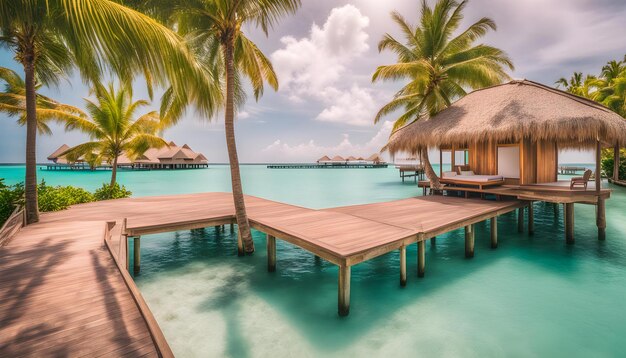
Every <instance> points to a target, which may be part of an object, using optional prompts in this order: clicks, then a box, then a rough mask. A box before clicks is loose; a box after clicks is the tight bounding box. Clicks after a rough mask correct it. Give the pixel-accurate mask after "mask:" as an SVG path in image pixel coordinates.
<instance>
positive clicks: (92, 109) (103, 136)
mask: <svg viewBox="0 0 626 358" xmlns="http://www.w3.org/2000/svg"><path fill="white" fill-rule="evenodd" d="M93 93H94V95H95V100H89V99H86V100H85V102H86V108H87V113H86V114H85V115H84V116H73V117H71V118H68V120H67V124H66V126H65V128H66V130H79V131H81V132H83V133H86V134H88V135H89V137H90V139H91V140H90V141H89V142H86V143H82V144H79V145H77V146H75V147H73V148H70V149H68V150H67V151H65V153H63V155H65V156H66V158H67V159H68V160H69V161H76V160H78V159H79V158H84V159H85V160H86V161H87V162H89V163H90V165H92V163H93V164H94V165H95V164H97V163H101V162H103V161H106V162H108V163H110V164H111V166H112V174H111V188H113V187H114V185H115V182H116V177H117V162H118V158H119V157H120V155H122V154H124V155H126V156H127V157H128V158H131V159H134V158H136V157H138V156H140V155H142V154H143V153H144V152H145V151H146V150H148V149H150V148H161V147H163V146H165V145H167V143H166V142H165V140H163V139H162V138H161V137H159V136H158V135H157V133H159V131H160V130H161V123H160V119H159V115H158V113H157V112H155V111H152V112H149V113H146V114H143V115H141V116H139V117H136V116H135V115H136V112H137V111H138V110H139V109H140V108H141V107H143V106H146V105H148V102H147V101H144V100H139V101H134V102H133V100H132V91H131V90H130V89H129V87H127V86H120V88H119V89H118V90H115V88H114V87H113V85H112V84H110V85H109V86H108V87H105V86H103V85H100V84H97V85H95V86H94V89H93Z"/></svg>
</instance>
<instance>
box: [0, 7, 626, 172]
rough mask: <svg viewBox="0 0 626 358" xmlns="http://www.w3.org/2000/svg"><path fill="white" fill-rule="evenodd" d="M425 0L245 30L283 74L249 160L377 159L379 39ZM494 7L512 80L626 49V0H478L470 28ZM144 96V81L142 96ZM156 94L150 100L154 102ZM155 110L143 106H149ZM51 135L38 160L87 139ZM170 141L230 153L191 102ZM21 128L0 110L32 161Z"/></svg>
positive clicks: (4, 150) (1, 55)
mask: <svg viewBox="0 0 626 358" xmlns="http://www.w3.org/2000/svg"><path fill="white" fill-rule="evenodd" d="M419 3H420V2H419V1H407V0H405V1H401V0H386V1H380V0H352V1H331V0H320V1H307V0H304V1H303V6H302V7H301V8H300V9H299V10H298V12H297V14H296V15H294V16H291V17H288V18H285V19H283V20H282V21H281V22H280V23H279V24H278V26H276V28H275V29H274V30H273V31H271V32H270V34H269V37H265V35H263V34H262V33H261V32H260V31H258V30H256V29H254V28H246V29H245V31H246V33H247V34H248V36H249V37H251V38H252V39H253V40H254V41H256V42H257V44H258V45H259V47H260V48H261V49H262V51H264V53H265V54H266V55H267V56H269V57H270V58H271V59H272V61H273V64H274V66H275V68H276V71H277V73H278V76H279V81H280V89H279V90H278V92H273V91H271V90H266V92H265V95H264V97H262V98H261V99H260V101H259V102H258V103H257V102H255V101H254V99H253V98H252V96H250V97H249V100H248V102H247V103H246V106H245V107H244V108H243V109H242V111H241V113H240V114H239V118H238V122H237V127H236V131H237V139H238V148H239V157H240V160H241V161H242V162H297V161H305V162H308V161H313V160H315V159H317V158H318V157H320V156H321V155H324V154H328V155H331V156H332V155H335V154H339V155H344V156H349V155H354V156H369V155H370V154H372V153H373V152H376V151H377V150H378V149H380V147H381V146H382V145H384V143H385V141H386V139H387V137H388V135H389V130H390V128H391V126H390V124H391V123H390V122H389V121H391V120H393V117H389V118H387V119H388V121H382V122H381V123H379V124H377V125H374V124H373V122H372V119H373V117H374V115H375V113H376V111H377V110H378V108H379V107H380V106H381V105H383V104H384V103H386V102H387V101H388V100H389V99H390V98H391V96H392V94H393V93H394V91H395V90H397V89H398V88H400V86H401V84H400V83H395V84H394V83H385V84H381V83H376V84H372V83H371V75H372V73H373V72H374V70H375V69H376V67H377V66H378V65H381V64H387V63H392V62H393V61H394V57H393V55H392V54H390V53H382V54H379V53H378V50H377V43H378V41H379V40H380V39H381V37H382V36H383V35H384V34H385V33H387V32H389V33H391V34H396V35H397V34H398V31H397V30H396V28H395V26H394V24H393V23H392V21H391V20H390V17H389V13H390V12H391V11H393V10H397V11H399V12H400V13H402V14H403V15H404V16H405V17H406V18H407V19H409V21H411V22H416V21H417V20H416V19H417V17H418V11H419V8H418V5H419ZM483 16H488V17H491V18H492V19H493V20H495V22H496V24H497V25H498V30H497V31H496V32H493V33H490V34H489V35H488V36H486V37H485V38H484V39H483V41H482V42H484V43H488V44H491V45H494V46H497V47H499V48H501V49H503V50H505V51H506V52H507V53H508V54H509V55H510V57H511V58H512V59H513V62H514V64H515V67H516V70H515V71H514V72H513V73H511V77H513V78H527V79H531V80H535V81H538V82H542V83H545V84H549V85H552V84H553V83H554V81H556V80H557V79H558V78H560V77H569V76H570V75H571V74H572V72H574V71H582V72H585V73H597V72H598V71H599V69H600V67H601V66H602V65H603V64H604V63H605V62H607V61H608V60H611V59H621V58H622V57H623V56H624V53H625V52H626V36H622V34H624V33H626V21H624V19H625V18H626V3H624V1H621V0H599V1H598V0H596V1H591V0H570V1H546V0H524V1H517V0H500V1H493V0H471V1H470V2H469V5H468V6H467V9H466V11H465V25H467V24H469V23H470V22H474V21H476V20H478V19H479V18H480V17H483ZM0 65H2V66H5V67H10V68H12V69H15V70H17V71H18V73H20V74H21V73H22V69H21V68H20V67H19V66H18V65H17V64H16V63H15V61H14V60H13V54H11V53H10V52H8V51H7V50H0ZM42 92H43V93H44V94H46V95H49V96H51V97H53V98H55V99H57V100H59V101H61V102H65V103H68V104H72V105H76V106H80V107H82V106H83V104H84V102H83V99H82V98H83V97H85V96H87V94H88V90H87V89H86V88H85V87H84V85H83V84H82V83H81V81H80V80H79V79H78V78H77V77H76V76H74V77H72V78H69V79H68V81H65V82H63V83H62V84H61V85H60V86H59V88H50V89H48V88H46V89H43V90H42ZM139 98H145V99H147V98H148V97H147V94H146V90H145V87H144V86H143V85H142V84H141V82H138V83H137V85H136V88H135V99H139ZM159 98H160V93H157V94H156V95H155V97H154V102H153V104H152V106H151V107H152V108H154V109H158V105H159V104H158V101H159ZM148 110H150V108H146V111H148ZM53 132H54V135H53V136H49V137H39V138H38V148H37V149H38V150H37V158H38V161H40V162H44V161H45V158H46V156H47V155H48V154H50V153H51V152H52V151H54V150H55V149H56V148H57V147H59V146H60V145H61V144H63V143H67V144H69V145H75V144H78V143H80V142H81V141H83V140H85V139H86V137H85V136H84V135H82V134H80V133H65V132H64V130H63V128H62V127H53ZM165 137H166V139H168V140H173V141H175V142H176V143H177V144H180V145H182V144H183V143H188V144H189V145H190V146H191V147H192V148H193V149H194V150H197V151H201V152H203V153H204V154H205V155H206V156H207V157H208V158H209V160H210V161H211V162H214V163H215V162H226V161H227V154H226V145H225V139H224V130H223V118H222V115H221V114H220V115H219V117H216V118H213V119H211V120H208V119H206V118H200V117H199V116H197V115H196V114H195V113H193V111H189V113H187V115H186V117H185V118H184V119H183V120H182V121H181V123H180V124H179V125H178V126H176V127H174V128H172V129H169V130H167V131H166V132H165ZM24 145H25V132H24V128H21V127H19V126H17V125H16V124H15V121H14V119H10V118H7V117H6V116H5V115H0V162H3V163H6V162H13V163H15V162H23V161H24ZM560 160H561V161H562V162H573V161H576V162H592V161H593V155H591V154H589V153H564V154H563V155H562V156H561V158H560Z"/></svg>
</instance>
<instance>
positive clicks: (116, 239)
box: [0, 193, 527, 357]
mask: <svg viewBox="0 0 626 358" xmlns="http://www.w3.org/2000/svg"><path fill="white" fill-rule="evenodd" d="M526 205H527V203H526V202H522V201H518V200H513V201H484V200H472V199H457V198H449V197H442V196H430V197H416V198H409V199H404V200H396V201H392V202H386V203H377V204H368V205H356V206H349V207H342V208H332V209H326V210H313V209H307V208H303V207H299V206H294V205H289V204H284V203H279V202H275V201H271V200H266V199H261V198H257V197H253V196H246V207H247V210H248V215H249V219H250V223H251V225H252V227H253V228H255V229H257V230H259V231H262V232H264V233H266V234H267V245H268V253H269V257H268V268H269V269H270V271H272V270H273V269H275V267H276V257H275V252H276V251H275V245H276V243H275V242H276V241H275V240H276V238H278V239H282V240H285V241H288V242H290V243H293V244H295V245H297V246H300V247H302V248H303V249H306V250H308V251H310V252H312V253H314V254H315V255H318V256H320V257H322V258H324V259H326V260H328V261H330V262H332V263H334V264H336V265H338V266H339V268H340V270H339V281H338V283H339V292H338V301H339V302H338V307H339V313H340V314H341V315H345V314H348V311H349V302H350V267H351V266H353V265H355V264H358V263H359V262H363V261H365V260H368V259H371V258H373V257H376V256H380V255H383V254H385V253H388V252H390V251H393V250H400V253H401V255H402V256H401V267H400V274H401V282H402V283H403V284H404V283H406V246H407V245H410V244H413V243H418V244H419V243H421V246H418V248H421V250H419V252H421V255H423V252H424V250H423V242H424V240H426V239H429V238H431V237H433V236H435V235H438V234H441V233H444V232H447V231H451V230H454V229H458V228H462V227H465V228H466V230H469V232H470V233H472V232H473V230H472V225H473V224H474V223H477V222H480V221H484V220H487V219H492V220H494V218H495V217H497V216H498V215H500V214H503V213H506V212H509V211H513V210H515V209H518V208H521V207H523V206H526ZM234 221H235V219H234V207H233V203H232V196H231V194H230V193H202V194H189V195H175V196H159V197H143V198H132V199H121V200H111V201H104V202H97V203H89V204H82V205H77V206H74V207H72V208H70V209H68V210H65V211H61V212H56V213H46V214H43V215H42V219H41V222H40V223H38V224H35V225H31V226H29V227H26V228H24V229H23V230H22V231H21V232H20V233H19V234H18V235H17V236H16V237H15V238H14V239H13V241H12V242H11V243H10V244H9V245H8V246H6V247H4V248H1V249H0V258H1V261H0V357H5V356H32V355H41V356H49V355H51V356H67V355H71V356H81V355H86V356H98V355H112V356H122V355H127V356H146V355H147V356H158V355H161V356H171V355H172V353H171V351H170V350H169V347H168V346H167V342H165V339H164V337H163V336H162V333H161V331H160V329H159V328H158V325H157V323H156V321H155V320H154V318H153V317H152V314H151V313H150V312H149V309H148V308H147V306H146V305H145V303H144V302H143V299H142V298H141V295H140V294H139V292H138V290H137V289H136V287H135V286H134V283H133V282H132V280H131V279H130V276H128V273H127V272H126V269H127V268H128V261H127V259H128V258H127V256H128V255H127V252H128V251H127V243H128V240H127V238H128V237H129V236H134V237H140V236H141V235H147V234H152V233H159V232H170V231H176V230H188V229H194V228H202V227H209V226H216V225H223V224H228V223H234ZM107 222H110V223H111V225H108V224H107ZM123 222H125V224H126V226H125V227H124V225H123V224H122V223H123ZM113 223H115V226H112V225H113ZM493 223H494V221H492V226H493ZM496 226H497V225H496ZM109 228H111V232H109ZM466 233H467V231H466ZM106 237H110V238H111V239H110V240H109V241H107V242H106V245H105V244H104V240H103V239H104V238H106ZM467 240H470V241H471V250H472V253H473V234H471V235H470V236H467V235H466V245H467V242H468V241H467ZM136 241H138V242H140V241H139V240H136ZM107 247H109V248H110V250H108V249H107ZM466 248H467V246H466ZM233 249H234V248H233ZM402 258H404V259H402ZM419 262H420V263H419V265H421V272H422V274H423V264H424V257H423V256H420V258H419ZM118 268H119V270H118Z"/></svg>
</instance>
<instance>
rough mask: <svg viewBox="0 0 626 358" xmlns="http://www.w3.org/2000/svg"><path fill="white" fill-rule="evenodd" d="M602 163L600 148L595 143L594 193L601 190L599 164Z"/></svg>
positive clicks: (598, 142)
mask: <svg viewBox="0 0 626 358" xmlns="http://www.w3.org/2000/svg"><path fill="white" fill-rule="evenodd" d="M601 162H602V146H601V145H600V141H599V140H598V141H597V142H596V173H595V177H596V193H600V189H602V174H601V170H600V164H601Z"/></svg>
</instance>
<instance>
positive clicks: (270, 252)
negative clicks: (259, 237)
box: [267, 234, 276, 272]
mask: <svg viewBox="0 0 626 358" xmlns="http://www.w3.org/2000/svg"><path fill="white" fill-rule="evenodd" d="M267 271H269V272H274V271H276V238H275V237H274V236H272V235H269V234H268V235H267Z"/></svg>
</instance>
